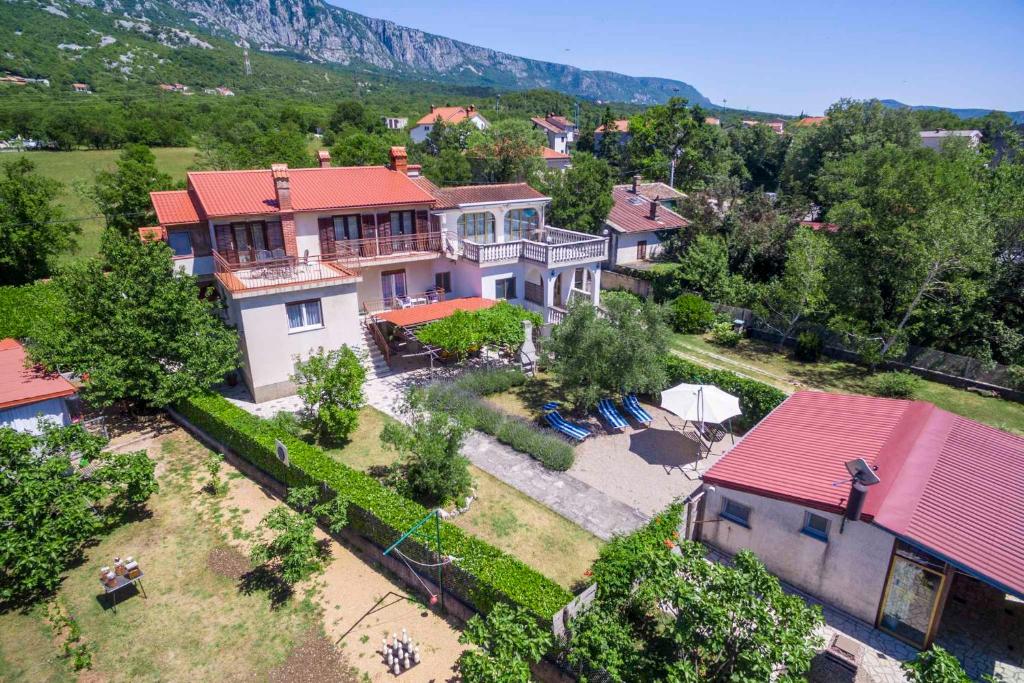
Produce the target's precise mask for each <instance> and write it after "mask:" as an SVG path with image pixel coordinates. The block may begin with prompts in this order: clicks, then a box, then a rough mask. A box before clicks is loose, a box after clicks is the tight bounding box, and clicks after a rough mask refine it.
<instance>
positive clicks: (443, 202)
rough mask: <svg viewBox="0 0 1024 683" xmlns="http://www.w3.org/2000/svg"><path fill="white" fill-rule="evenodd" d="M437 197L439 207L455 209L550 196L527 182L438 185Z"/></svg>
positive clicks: (542, 198) (435, 192) (435, 193)
mask: <svg viewBox="0 0 1024 683" xmlns="http://www.w3.org/2000/svg"><path fill="white" fill-rule="evenodd" d="M431 193H432V194H433V195H434V197H436V198H437V205H436V206H435V208H438V209H454V208H456V207H458V206H461V205H463V204H484V203H488V202H514V201H524V200H536V201H545V200H547V199H548V197H547V196H546V195H545V194H544V193H542V192H538V191H537V190H535V189H533V188H532V187H530V186H529V185H527V184H526V183H500V184H496V185H459V186H456V187H436V186H435V188H434V189H433V190H431Z"/></svg>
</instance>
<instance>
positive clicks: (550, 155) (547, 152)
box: [540, 147, 569, 159]
mask: <svg viewBox="0 0 1024 683" xmlns="http://www.w3.org/2000/svg"><path fill="white" fill-rule="evenodd" d="M540 155H541V156H542V157H544V158H545V159H568V158H569V155H568V154H563V153H562V152H556V151H555V150H553V149H551V148H550V147H541V148H540Z"/></svg>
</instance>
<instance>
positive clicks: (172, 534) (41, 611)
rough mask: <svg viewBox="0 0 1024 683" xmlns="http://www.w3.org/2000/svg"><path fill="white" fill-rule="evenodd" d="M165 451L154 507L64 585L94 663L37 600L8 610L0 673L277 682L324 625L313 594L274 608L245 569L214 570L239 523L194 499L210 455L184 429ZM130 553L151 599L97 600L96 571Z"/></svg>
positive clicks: (31, 677)
mask: <svg viewBox="0 0 1024 683" xmlns="http://www.w3.org/2000/svg"><path fill="white" fill-rule="evenodd" d="M157 451H158V452H157V454H156V455H155V457H156V459H157V461H158V465H157V476H158V481H159V483H160V491H159V492H158V493H157V494H155V495H154V496H153V497H152V498H151V499H150V501H149V504H148V510H149V513H150V514H149V515H148V516H145V517H143V518H142V519H140V520H138V521H135V522H132V523H129V524H126V525H125V526H122V527H120V528H118V529H116V530H114V531H113V532H111V533H110V534H109V535H108V536H106V537H104V538H102V539H101V540H100V541H99V543H97V544H96V545H95V546H93V547H91V548H89V549H88V550H87V551H86V558H85V561H84V562H83V563H82V564H81V565H79V566H77V567H74V568H72V569H71V570H70V571H69V572H68V573H67V576H66V578H65V580H64V582H63V584H62V586H61V587H60V589H59V591H58V596H59V598H60V600H62V601H63V602H64V603H65V604H66V605H67V610H68V613H69V614H70V615H72V616H73V617H74V618H75V619H76V620H77V622H78V624H79V625H80V627H81V631H82V637H83V639H84V641H85V642H87V643H90V644H91V647H93V648H94V652H93V665H92V671H91V672H90V673H88V674H84V675H83V676H82V677H79V676H78V675H76V674H74V673H73V671H72V668H71V666H70V663H69V662H68V661H67V660H66V659H64V658H63V657H62V656H61V643H60V642H59V641H58V640H56V639H55V638H54V636H53V635H52V633H51V630H50V627H49V625H48V623H47V622H46V620H45V616H46V611H45V607H44V606H37V607H34V608H32V609H31V610H29V611H28V612H17V611H15V612H9V613H6V614H0V680H4V681H65V680H69V681H70V680H87V681H131V680H135V681H142V680H147V681H152V680H168V681H172V680H174V681H184V680H275V679H278V678H279V676H278V675H277V671H276V670H278V669H279V668H280V667H281V666H282V665H283V663H284V662H285V661H286V660H287V659H288V658H289V657H290V656H292V653H293V652H294V651H295V650H296V648H297V647H298V646H300V645H301V644H302V643H303V642H305V641H306V640H307V638H308V637H309V635H310V634H316V633H319V632H320V630H321V628H322V627H321V617H320V615H319V613H318V612H317V608H316V607H315V606H314V605H313V604H312V603H311V602H309V601H307V600H302V599H299V598H296V599H293V600H292V601H290V602H288V603H286V604H284V605H283V606H280V607H277V608H276V609H275V608H273V607H272V605H271V602H270V601H269V600H268V599H267V596H266V595H265V594H263V593H262V592H254V593H249V594H246V593H245V592H242V591H240V590H239V584H238V579H237V576H227V575H225V573H224V572H222V571H217V569H216V568H215V566H214V564H213V562H212V560H211V558H212V557H214V556H215V555H214V554H212V551H215V550H221V551H225V550H226V549H228V545H227V538H228V537H227V535H226V534H227V532H228V527H227V525H226V524H225V523H224V521H218V519H217V518H216V516H213V515H211V514H209V511H208V510H204V509H202V508H200V507H197V505H196V503H195V501H196V499H197V495H204V494H197V492H198V490H199V489H200V488H201V486H202V481H203V479H205V476H206V475H205V471H204V470H203V469H202V461H203V459H204V458H205V457H207V455H208V453H209V452H208V451H207V450H206V449H205V448H203V447H202V446H200V445H199V444H198V443H196V442H195V441H193V440H192V439H190V438H188V437H187V436H185V435H184V434H183V433H181V432H178V433H177V434H175V435H170V436H168V437H164V438H163V439H162V441H161V444H160V447H159V448H158V449H157ZM152 453H153V451H151V454H152ZM128 555H132V556H134V557H137V558H138V559H139V561H140V564H141V565H142V567H143V570H144V571H145V572H146V578H145V589H146V593H147V595H148V598H146V599H142V597H141V596H139V595H135V596H132V597H129V596H128V595H125V596H122V601H121V602H119V604H118V608H117V613H116V614H115V613H113V612H112V611H111V610H110V609H107V608H105V606H106V605H107V602H106V601H104V600H101V599H99V598H98V597H97V594H98V592H99V588H100V586H99V583H98V582H97V579H96V577H97V575H98V572H99V568H100V566H101V565H109V564H110V561H111V558H113V557H114V556H122V557H124V556H128ZM241 557H242V558H243V559H242V560H241V561H242V562H244V563H246V564H247V562H246V560H245V559H244V556H241ZM125 590H128V589H125Z"/></svg>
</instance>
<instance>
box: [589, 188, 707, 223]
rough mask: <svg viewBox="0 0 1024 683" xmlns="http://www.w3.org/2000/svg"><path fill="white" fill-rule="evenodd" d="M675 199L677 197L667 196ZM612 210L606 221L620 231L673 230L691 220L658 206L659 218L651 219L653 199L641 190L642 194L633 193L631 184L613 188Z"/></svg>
mask: <svg viewBox="0 0 1024 683" xmlns="http://www.w3.org/2000/svg"><path fill="white" fill-rule="evenodd" d="M665 199H675V197H665ZM612 200H613V201H614V202H615V203H614V204H612V210H611V212H610V213H609V214H608V218H607V219H605V221H606V222H607V223H608V225H609V226H611V227H612V229H614V230H618V231H619V232H652V231H655V230H673V229H676V228H685V227H686V226H687V225H689V222H688V221H687V220H686V219H685V218H683V217H682V216H680V215H679V214H677V213H676V212H674V211H672V210H670V209H666V208H665V207H664V206H659V207H658V213H657V218H656V219H655V220H651V200H650V199H649V198H648V197H646V196H645V195H644V193H643V191H642V190H641V194H633V191H632V188H631V186H629V185H616V186H615V187H614V188H612Z"/></svg>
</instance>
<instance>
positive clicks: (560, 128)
mask: <svg viewBox="0 0 1024 683" xmlns="http://www.w3.org/2000/svg"><path fill="white" fill-rule="evenodd" d="M530 121H532V122H533V127H534V128H539V129H540V130H542V131H543V132H544V134H545V135H547V137H548V145H547V146H548V148H549V149H553V150H555V151H556V152H561V153H562V154H565V153H567V152H568V151H569V144H570V143H571V142H573V141H574V140H575V135H576V125H575V124H573V123H572V122H571V121H569V119H567V118H565V117H564V116H556V115H555V114H554V113H550V114H548V115H547V116H546V117H543V118H542V117H540V116H534V117H533V118H531V119H530Z"/></svg>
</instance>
